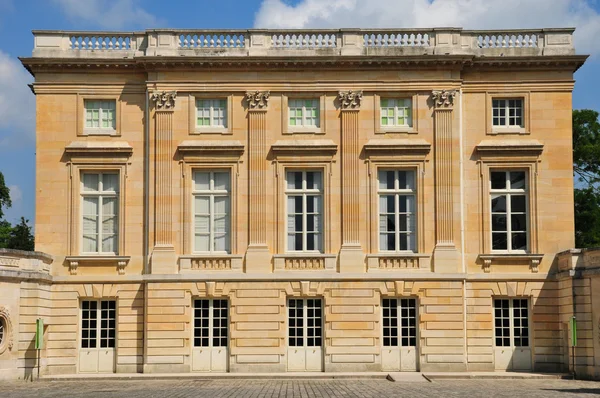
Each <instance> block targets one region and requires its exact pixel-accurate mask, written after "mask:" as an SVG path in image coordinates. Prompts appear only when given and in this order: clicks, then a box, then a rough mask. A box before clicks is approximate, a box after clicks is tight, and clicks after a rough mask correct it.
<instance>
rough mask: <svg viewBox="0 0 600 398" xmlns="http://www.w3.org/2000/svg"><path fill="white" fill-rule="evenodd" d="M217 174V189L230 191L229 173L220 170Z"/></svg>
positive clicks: (215, 174)
mask: <svg viewBox="0 0 600 398" xmlns="http://www.w3.org/2000/svg"><path fill="white" fill-rule="evenodd" d="M214 176H215V190H218V191H227V192H229V173H228V172H219V173H214Z"/></svg>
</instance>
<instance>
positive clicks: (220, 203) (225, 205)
mask: <svg viewBox="0 0 600 398" xmlns="http://www.w3.org/2000/svg"><path fill="white" fill-rule="evenodd" d="M228 213H229V197H227V196H215V215H216V214H228Z"/></svg>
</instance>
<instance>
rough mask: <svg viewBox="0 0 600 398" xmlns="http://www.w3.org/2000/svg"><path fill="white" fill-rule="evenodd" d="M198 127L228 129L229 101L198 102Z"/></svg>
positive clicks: (208, 100) (209, 100) (203, 100)
mask: <svg viewBox="0 0 600 398" xmlns="http://www.w3.org/2000/svg"><path fill="white" fill-rule="evenodd" d="M196 127H198V128H205V127H219V128H227V100H226V99H199V100H196Z"/></svg>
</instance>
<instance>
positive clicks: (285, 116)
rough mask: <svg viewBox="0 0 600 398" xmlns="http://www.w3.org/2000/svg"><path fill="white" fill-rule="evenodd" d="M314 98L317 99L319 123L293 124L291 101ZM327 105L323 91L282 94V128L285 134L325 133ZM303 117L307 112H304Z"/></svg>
mask: <svg viewBox="0 0 600 398" xmlns="http://www.w3.org/2000/svg"><path fill="white" fill-rule="evenodd" d="M292 100H294V101H296V100H305V101H307V100H314V101H317V110H318V112H317V113H318V114H317V117H318V125H316V126H305V125H302V126H292V125H290V106H289V103H290V101H292ZM326 106H327V96H326V94H325V93H321V92H306V93H289V94H285V93H284V94H282V95H281V130H282V133H283V134H284V135H285V134H325V133H326V126H327V123H326V122H327V121H326V117H325V116H326V111H327V110H326ZM302 117H303V119H304V117H305V113H304V112H303V116H302Z"/></svg>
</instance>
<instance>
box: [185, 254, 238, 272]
mask: <svg viewBox="0 0 600 398" xmlns="http://www.w3.org/2000/svg"><path fill="white" fill-rule="evenodd" d="M243 259H244V256H242V255H238V254H210V253H207V254H201V253H196V254H190V255H184V256H179V271H180V272H182V273H186V272H204V271H241V270H242V263H243Z"/></svg>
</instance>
